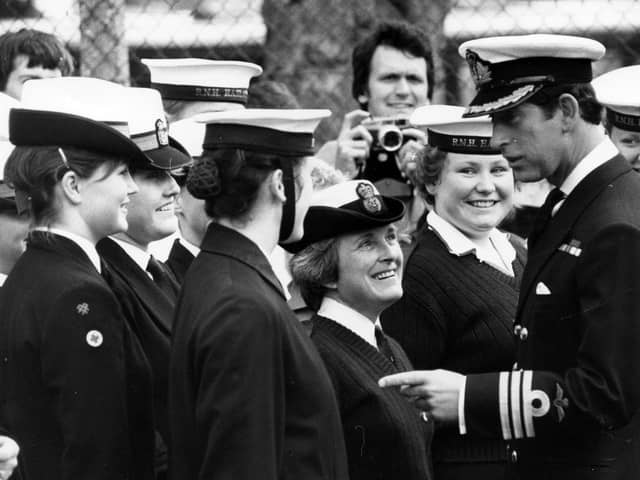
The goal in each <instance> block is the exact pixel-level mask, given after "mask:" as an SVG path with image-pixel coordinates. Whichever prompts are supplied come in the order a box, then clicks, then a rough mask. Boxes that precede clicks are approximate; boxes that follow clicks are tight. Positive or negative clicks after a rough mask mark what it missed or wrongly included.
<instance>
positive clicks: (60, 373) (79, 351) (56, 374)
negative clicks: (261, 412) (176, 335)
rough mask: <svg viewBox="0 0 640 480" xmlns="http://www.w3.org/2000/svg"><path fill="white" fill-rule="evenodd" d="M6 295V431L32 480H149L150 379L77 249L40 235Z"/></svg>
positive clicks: (0, 345)
mask: <svg viewBox="0 0 640 480" xmlns="http://www.w3.org/2000/svg"><path fill="white" fill-rule="evenodd" d="M2 290H3V292H2V305H0V309H1V310H2V315H1V316H0V331H2V332H3V333H2V336H0V350H1V351H0V354H1V357H2V358H3V359H4V362H3V366H2V367H3V368H2V370H3V372H2V376H1V382H2V384H1V385H0V391H2V392H3V398H4V402H5V403H4V405H3V412H2V414H3V415H2V420H1V421H2V423H3V424H4V426H6V427H7V428H8V430H9V431H11V433H12V436H13V437H12V438H14V439H15V440H16V442H18V444H19V446H20V456H19V462H20V469H21V472H22V475H23V477H22V478H23V479H26V480H31V479H34V480H40V479H47V480H57V479H65V480H67V479H68V480H85V479H86V480H100V479H105V480H112V479H115V478H118V479H124V478H129V479H145V480H151V479H152V478H153V448H154V444H153V442H154V437H153V421H152V418H151V412H149V409H148V405H149V404H150V403H151V371H150V367H149V365H148V363H147V361H146V358H145V355H144V353H143V352H142V349H141V347H140V344H139V343H138V342H137V339H136V338H135V336H134V335H133V334H132V332H131V331H130V329H129V328H128V326H127V324H126V323H125V322H124V320H123V316H122V311H121V309H120V307H119V305H118V302H117V300H116V297H115V295H114V294H113V292H112V291H111V290H110V289H109V287H108V286H107V284H106V283H105V281H104V279H103V278H102V277H101V276H100V274H99V273H98V272H97V271H96V269H95V267H94V265H93V264H92V263H91V261H90V260H89V258H88V257H87V256H86V254H85V253H84V251H83V250H82V249H81V248H80V247H79V246H78V245H77V244H76V243H74V242H73V241H71V240H69V239H67V238H64V237H60V236H58V235H54V234H45V233H41V232H34V233H33V234H32V237H31V240H30V242H29V245H28V248H27V251H26V252H25V253H24V254H23V255H22V257H21V258H20V259H19V261H18V263H17V264H16V265H15V267H14V269H13V270H12V272H11V275H10V276H9V278H8V279H7V281H6V283H5V285H4V287H3V289H2Z"/></svg>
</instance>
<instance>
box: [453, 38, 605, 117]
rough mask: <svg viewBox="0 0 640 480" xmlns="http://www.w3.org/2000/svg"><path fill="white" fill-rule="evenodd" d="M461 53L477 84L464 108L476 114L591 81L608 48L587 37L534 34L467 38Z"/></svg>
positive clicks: (508, 106) (459, 50) (495, 110)
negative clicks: (548, 90)
mask: <svg viewBox="0 0 640 480" xmlns="http://www.w3.org/2000/svg"><path fill="white" fill-rule="evenodd" d="M458 52H459V53H460V55H461V56H462V57H464V58H466V60H467V63H468V64H469V69H470V70H471V76H472V78H473V80H474V82H475V84H476V90H477V94H476V96H475V98H474V99H473V100H472V101H471V103H470V105H469V107H468V108H467V111H466V112H465V116H474V115H485V114H491V113H495V112H499V111H501V110H505V109H508V108H512V107H515V106H516V105H519V104H520V103H523V102H525V101H526V100H527V99H528V98H530V97H531V96H533V95H534V94H536V93H537V92H538V91H539V90H541V89H542V88H543V87H545V86H549V85H560V84H567V83H588V82H590V81H591V79H592V71H591V62H592V61H594V60H598V59H600V58H601V57H602V56H603V55H604V52H605V47H604V45H602V44H601V43H600V42H597V41H595V40H592V39H589V38H583V37H574V36H569V35H551V34H533V35H514V36H504V37H489V38H480V39H476V40H469V41H467V42H464V43H463V44H462V45H460V48H459V49H458Z"/></svg>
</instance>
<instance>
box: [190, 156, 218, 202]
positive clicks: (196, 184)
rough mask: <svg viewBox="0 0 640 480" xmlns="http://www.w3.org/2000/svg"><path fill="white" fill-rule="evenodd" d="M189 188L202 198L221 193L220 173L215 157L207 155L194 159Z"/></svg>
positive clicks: (195, 195) (194, 194)
mask: <svg viewBox="0 0 640 480" xmlns="http://www.w3.org/2000/svg"><path fill="white" fill-rule="evenodd" d="M187 190H189V193H191V195H193V196H194V197H196V198H199V199H201V200H204V199H207V198H211V197H215V196H217V195H219V194H220V191H221V190H222V185H221V182H220V174H219V172H218V165H217V164H216V161H215V160H214V159H213V158H211V157H208V156H205V157H202V158H199V159H198V160H196V161H194V163H193V165H192V166H191V168H190V169H189V174H188V175H187Z"/></svg>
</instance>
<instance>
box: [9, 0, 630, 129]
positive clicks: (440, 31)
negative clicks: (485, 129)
mask: <svg viewBox="0 0 640 480" xmlns="http://www.w3.org/2000/svg"><path fill="white" fill-rule="evenodd" d="M0 17H1V18H0V31H2V32H4V31H9V30H17V29H19V28H22V27H25V26H26V27H30V28H37V29H40V30H44V31H47V32H50V33H54V34H56V35H58V36H59V37H60V38H61V39H62V40H63V41H64V42H65V43H66V44H67V45H68V46H69V48H70V49H71V50H72V51H73V53H74V55H76V57H77V59H78V65H79V69H78V71H79V73H81V74H83V75H93V76H99V77H102V78H107V79H110V80H115V81H119V82H122V83H129V82H130V83H132V84H135V85H145V83H147V82H148V74H147V72H146V71H145V69H144V67H143V66H142V65H141V63H140V62H139V59H140V58H143V57H185V56H194V57H203V58H212V59H236V60H248V61H253V62H255V63H258V64H260V65H262V66H263V67H264V69H265V73H264V74H263V75H264V76H266V77H268V78H269V79H273V80H279V81H282V82H284V83H285V84H287V85H288V86H289V88H290V89H291V90H292V92H293V93H294V94H295V95H296V96H297V97H298V99H299V101H300V104H301V105H302V106H304V107H327V108H330V109H331V110H332V111H333V112H334V116H333V120H332V122H329V123H327V124H326V125H324V130H322V131H321V132H320V136H321V140H322V139H326V138H329V137H330V136H332V135H334V134H335V131H336V129H337V128H338V126H339V123H340V120H341V117H342V114H343V113H345V112H346V111H349V110H351V109H353V108H355V107H356V104H355V102H354V100H353V99H352V98H351V95H350V86H351V66H350V55H351V49H352V47H353V45H354V44H355V43H356V42H357V41H358V40H359V39H360V38H361V37H362V36H363V35H364V34H366V32H367V31H368V30H370V29H371V28H372V27H373V26H374V25H375V23H376V22H377V21H379V20H380V19H398V20H401V19H403V20H407V21H409V22H411V23H415V24H417V25H419V26H421V27H422V28H424V29H425V30H426V31H427V32H428V34H429V37H430V39H431V43H432V47H433V49H434V53H435V66H436V67H435V72H436V90H435V98H434V101H436V102H447V103H463V102H465V101H467V100H468V99H469V97H470V95H471V93H472V86H471V82H470V81H469V78H468V74H467V69H466V68H465V65H464V63H463V61H462V59H461V58H459V56H458V54H457V46H458V45H459V44H460V43H461V42H462V41H464V40H467V39H469V38H475V37H480V36H489V35H502V34H519V33H532V32H552V33H565V34H577V35H585V36H589V37H592V38H595V39H598V40H600V41H601V42H603V43H604V44H605V45H606V46H607V55H606V56H605V57H604V58H603V59H602V60H601V61H600V62H598V63H597V64H596V66H595V73H596V74H598V73H602V72H604V71H608V70H610V69H612V68H617V67H619V66H623V65H630V64H635V63H640V62H639V60H640V35H638V33H639V31H640V1H635V0H359V1H355V0H0ZM322 137H324V138H322Z"/></svg>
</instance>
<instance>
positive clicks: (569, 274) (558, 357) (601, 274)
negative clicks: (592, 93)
mask: <svg viewBox="0 0 640 480" xmlns="http://www.w3.org/2000/svg"><path fill="white" fill-rule="evenodd" d="M639 275H640V177H639V176H638V174H637V173H635V172H633V171H632V170H631V168H630V166H629V164H628V163H627V162H626V161H625V160H624V159H623V158H622V157H621V156H617V157H614V158H613V159H612V160H610V161H608V162H606V163H605V164H603V165H601V166H600V167H598V168H597V169H596V170H594V171H593V172H591V173H590V174H589V175H588V176H587V177H586V178H584V179H583V180H582V181H581V182H580V183H579V184H578V185H577V187H576V188H575V190H574V191H573V192H572V193H571V194H570V195H569V196H568V197H567V199H566V200H565V202H564V204H562V206H561V207H560V209H559V210H558V212H557V213H556V215H555V216H553V218H552V219H551V220H550V222H549V223H548V225H547V227H546V229H545V230H544V232H543V233H542V234H541V236H540V237H539V239H538V240H537V242H536V243H535V244H534V245H532V246H530V248H529V259H528V264H527V267H526V269H525V272H524V275H523V281H522V285H521V289H520V301H519V306H518V313H517V317H516V325H515V329H514V331H515V334H516V335H517V337H518V343H519V345H518V350H517V370H515V369H514V370H513V371H510V372H502V373H488V374H478V375H470V376H468V377H467V385H466V392H465V393H466V394H465V400H464V401H465V417H466V426H467V429H468V430H469V431H470V432H477V433H482V434H487V435H493V436H500V437H503V438H505V439H507V440H510V441H511V443H510V452H509V456H510V458H511V460H512V462H513V473H514V475H516V476H517V477H518V478H527V479H528V478H531V479H534V478H535V479H540V478H553V479H555V478H562V479H620V480H632V479H637V478H639V476H640V418H638V409H639V408H640V382H639V381H638V372H639V369H640V278H639Z"/></svg>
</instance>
